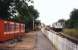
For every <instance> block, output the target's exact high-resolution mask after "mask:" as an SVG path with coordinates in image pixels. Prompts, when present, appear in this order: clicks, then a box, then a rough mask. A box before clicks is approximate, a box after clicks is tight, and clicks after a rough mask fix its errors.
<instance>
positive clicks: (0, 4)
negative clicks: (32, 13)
mask: <svg viewBox="0 0 78 50" xmlns="http://www.w3.org/2000/svg"><path fill="white" fill-rule="evenodd" d="M10 2H12V0H0V18H2V19H6V18H8V17H9V15H10V14H9V12H8V9H9V5H10Z"/></svg>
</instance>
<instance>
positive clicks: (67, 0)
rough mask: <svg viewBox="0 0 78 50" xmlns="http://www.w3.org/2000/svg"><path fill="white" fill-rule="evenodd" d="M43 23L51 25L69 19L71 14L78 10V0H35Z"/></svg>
mask: <svg viewBox="0 0 78 50" xmlns="http://www.w3.org/2000/svg"><path fill="white" fill-rule="evenodd" d="M34 6H35V8H36V9H37V10H38V11H39V13H40V17H39V19H40V20H41V22H43V23H45V24H51V23H54V22H56V21H58V20H59V19H69V15H70V12H71V11H72V10H73V9H74V8H78V0H34Z"/></svg>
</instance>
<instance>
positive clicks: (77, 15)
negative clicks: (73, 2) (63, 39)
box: [66, 9, 78, 28]
mask: <svg viewBox="0 0 78 50" xmlns="http://www.w3.org/2000/svg"><path fill="white" fill-rule="evenodd" d="M66 27H68V28H78V9H74V10H73V11H72V12H71V15H70V19H69V20H67V21H66Z"/></svg>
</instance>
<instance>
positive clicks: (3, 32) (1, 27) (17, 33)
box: [0, 19, 25, 42]
mask: <svg viewBox="0 0 78 50" xmlns="http://www.w3.org/2000/svg"><path fill="white" fill-rule="evenodd" d="M24 32H25V24H23V23H16V22H12V21H5V20H1V19H0V42H5V41H7V40H12V39H15V38H18V37H22V36H23V35H24V34H25V33H24Z"/></svg>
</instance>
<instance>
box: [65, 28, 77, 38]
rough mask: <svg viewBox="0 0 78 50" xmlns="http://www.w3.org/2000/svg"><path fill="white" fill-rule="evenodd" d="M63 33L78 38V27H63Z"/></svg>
mask: <svg viewBox="0 0 78 50" xmlns="http://www.w3.org/2000/svg"><path fill="white" fill-rule="evenodd" d="M64 34H67V35H69V36H71V37H74V38H78V29H74V28H73V29H64Z"/></svg>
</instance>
